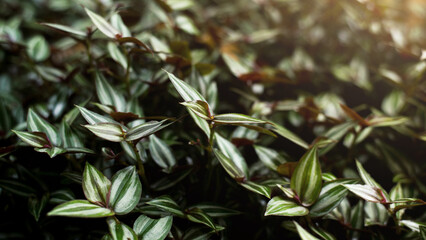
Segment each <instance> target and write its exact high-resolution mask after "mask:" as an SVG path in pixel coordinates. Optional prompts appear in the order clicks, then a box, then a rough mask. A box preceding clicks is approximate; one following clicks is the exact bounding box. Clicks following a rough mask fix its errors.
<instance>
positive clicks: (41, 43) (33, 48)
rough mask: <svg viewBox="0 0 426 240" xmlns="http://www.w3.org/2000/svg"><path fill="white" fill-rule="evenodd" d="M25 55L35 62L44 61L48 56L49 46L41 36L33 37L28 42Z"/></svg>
mask: <svg viewBox="0 0 426 240" xmlns="http://www.w3.org/2000/svg"><path fill="white" fill-rule="evenodd" d="M27 54H28V56H30V57H31V58H32V59H33V60H34V61H36V62H42V61H44V60H46V59H47V58H48V57H49V55H50V49H49V44H48V43H47V41H46V39H44V37H43V36H39V35H38V36H34V37H32V38H31V39H30V40H29V41H28V45H27Z"/></svg>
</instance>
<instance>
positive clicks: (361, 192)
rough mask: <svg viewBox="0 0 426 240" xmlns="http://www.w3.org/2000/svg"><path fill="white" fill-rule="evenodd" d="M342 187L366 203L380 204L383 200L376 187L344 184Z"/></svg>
mask: <svg viewBox="0 0 426 240" xmlns="http://www.w3.org/2000/svg"><path fill="white" fill-rule="evenodd" d="M343 186H345V187H346V188H347V189H349V191H351V192H352V193H354V194H355V195H357V196H358V197H360V198H362V199H364V200H366V201H369V202H375V203H380V202H382V201H384V200H385V199H384V198H383V196H382V194H380V192H381V191H380V189H379V188H377V187H372V186H370V185H361V184H344V185H343Z"/></svg>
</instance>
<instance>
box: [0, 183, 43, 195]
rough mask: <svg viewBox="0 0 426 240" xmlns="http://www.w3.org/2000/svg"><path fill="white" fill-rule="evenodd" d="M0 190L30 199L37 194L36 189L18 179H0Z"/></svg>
mask: <svg viewBox="0 0 426 240" xmlns="http://www.w3.org/2000/svg"><path fill="white" fill-rule="evenodd" d="M0 188H1V189H3V190H5V191H8V192H11V193H13V194H16V195H19V196H22V197H30V196H32V195H35V193H36V191H35V189H34V188H32V187H30V186H28V185H26V184H24V183H22V182H20V181H18V180H16V179H0Z"/></svg>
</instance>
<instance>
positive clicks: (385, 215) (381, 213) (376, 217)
mask: <svg viewBox="0 0 426 240" xmlns="http://www.w3.org/2000/svg"><path fill="white" fill-rule="evenodd" d="M364 212H365V214H366V217H365V219H364V225H365V226H371V225H379V226H386V225H387V221H388V219H389V212H388V211H387V210H386V207H385V206H384V205H383V204H381V203H374V202H369V201H366V202H365V203H364Z"/></svg>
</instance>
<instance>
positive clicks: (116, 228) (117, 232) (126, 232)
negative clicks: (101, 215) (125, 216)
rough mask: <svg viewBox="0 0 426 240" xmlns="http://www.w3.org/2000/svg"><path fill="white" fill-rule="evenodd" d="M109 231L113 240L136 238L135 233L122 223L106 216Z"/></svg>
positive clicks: (135, 239)
mask: <svg viewBox="0 0 426 240" xmlns="http://www.w3.org/2000/svg"><path fill="white" fill-rule="evenodd" d="M107 223H108V228H109V232H110V234H111V237H112V239H114V240H138V236H137V235H136V233H135V232H134V231H133V229H131V228H130V227H129V226H127V225H126V224H124V223H121V222H118V220H116V219H114V218H107Z"/></svg>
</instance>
